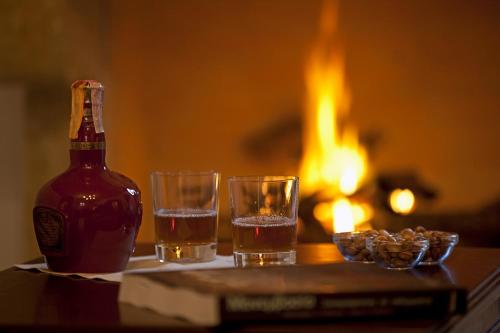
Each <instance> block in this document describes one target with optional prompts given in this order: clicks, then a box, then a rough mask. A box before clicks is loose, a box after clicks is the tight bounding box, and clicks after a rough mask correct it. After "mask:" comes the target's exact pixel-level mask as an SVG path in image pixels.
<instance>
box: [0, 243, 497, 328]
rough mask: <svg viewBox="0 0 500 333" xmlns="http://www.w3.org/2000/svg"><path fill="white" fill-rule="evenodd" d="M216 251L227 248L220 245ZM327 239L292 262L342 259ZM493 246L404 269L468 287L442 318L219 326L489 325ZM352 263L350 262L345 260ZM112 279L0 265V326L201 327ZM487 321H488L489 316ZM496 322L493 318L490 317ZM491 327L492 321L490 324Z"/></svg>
mask: <svg viewBox="0 0 500 333" xmlns="http://www.w3.org/2000/svg"><path fill="white" fill-rule="evenodd" d="M218 251H219V253H221V254H230V251H231V248H230V246H229V244H221V245H220V246H219V249H218ZM152 252H153V246H152V244H139V245H138V246H137V251H136V254H137V255H145V254H151V253H152ZM342 261H343V259H342V257H341V255H340V253H339V252H338V251H337V248H336V247H335V246H334V245H333V244H300V245H299V246H298V249H297V262H298V263H300V264H324V263H335V262H342ZM499 264H500V249H493V248H467V247H457V248H456V249H455V251H454V253H453V254H452V255H451V256H450V258H448V260H447V261H446V265H442V266H424V267H418V268H416V269H414V270H412V271H411V272H408V274H421V275H424V276H429V277H431V278H433V279H441V280H445V281H448V282H452V283H455V284H457V285H460V286H462V287H465V288H466V289H467V290H468V299H469V309H468V312H467V314H466V315H465V316H463V315H462V316H458V315H457V316H454V317H452V318H449V319H447V320H440V321H436V320H418V321H417V320H391V321H389V320H371V321H366V320H365V321H355V322H336V323H318V324H315V323H313V322H307V323H304V324H300V325H297V324H286V323H284V324H280V325H271V324H267V325H263V324H261V325H245V326H238V327H236V326H234V327H230V328H224V330H228V331H235V332H292V331H293V332H309V331H311V330H313V329H314V330H316V329H318V330H326V329H329V330H330V329H333V328H334V329H335V331H336V332H362V331H367V330H369V331H370V332H384V333H388V332H401V331H405V332H442V331H456V332H459V331H460V330H462V329H465V328H464V327H467V329H468V330H470V329H472V328H474V330H477V331H487V330H488V329H490V330H491V327H492V325H493V323H494V322H495V317H496V319H498V318H500V315H499V313H498V311H499V307H498V294H499V289H500V287H499V285H500V284H499V280H500V269H499ZM353 265H356V264H354V263H353ZM118 290H119V284H118V283H115V282H107V281H99V280H86V279H82V278H72V277H61V276H54V275H49V274H45V273H41V272H37V271H23V270H19V269H16V268H10V269H7V270H4V271H2V272H0V331H2V332H3V331H15V332H19V331H35V330H36V331H38V332H40V331H51V332H57V331H67V330H69V329H71V331H72V332H75V331H90V330H92V331H106V332H110V331H120V332H122V331H123V332H127V331H128V332H131V331H138V332H145V331H159V330H161V331H163V332H169V331H183V332H184V331H186V332H209V331H210V329H207V328H202V327H194V326H192V325H190V324H189V323H186V322H183V321H181V320H178V319H174V318H167V317H163V316H160V315H157V314H155V313H153V312H151V311H148V310H145V309H141V308H136V307H134V306H131V305H127V304H121V303H119V302H118V301H117V297H118ZM492 320H493V323H492V322H491V321H492ZM497 325H498V321H497ZM494 329H495V328H494Z"/></svg>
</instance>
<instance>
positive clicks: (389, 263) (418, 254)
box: [366, 233, 429, 270]
mask: <svg viewBox="0 0 500 333" xmlns="http://www.w3.org/2000/svg"><path fill="white" fill-rule="evenodd" d="M366 247H367V248H368V250H370V253H371V255H372V257H373V259H374V261H375V262H376V263H377V264H378V265H379V266H382V267H384V268H387V269H392V270H406V269H410V268H413V267H415V266H416V265H418V263H419V262H420V261H421V260H422V259H423V258H424V255H425V251H427V249H428V248H429V241H428V240H427V239H425V238H423V237H422V238H421V237H413V238H410V237H408V236H407V237H406V238H405V237H403V236H402V235H401V233H399V234H389V235H379V236H376V237H372V238H367V239H366Z"/></svg>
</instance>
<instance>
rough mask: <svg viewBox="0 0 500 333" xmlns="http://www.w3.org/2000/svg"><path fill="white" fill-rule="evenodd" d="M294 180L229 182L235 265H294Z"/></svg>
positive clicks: (266, 178) (275, 178) (251, 178)
mask: <svg viewBox="0 0 500 333" xmlns="http://www.w3.org/2000/svg"><path fill="white" fill-rule="evenodd" d="M298 192H299V179H298V177H287V176H248V177H230V178H229V196H230V205H231V222H232V232H233V255H234V262H235V265H236V266H238V267H245V266H269V265H292V264H295V262H296V251H295V248H296V245H297V211H298V206H299V204H298Z"/></svg>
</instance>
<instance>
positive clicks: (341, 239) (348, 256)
mask: <svg viewBox="0 0 500 333" xmlns="http://www.w3.org/2000/svg"><path fill="white" fill-rule="evenodd" d="M376 235H378V232H377V231H376V230H368V231H363V232H339V233H335V234H334V235H333V242H334V243H335V245H337V248H338V249H339V251H340V253H341V254H342V256H343V257H344V259H345V260H346V261H352V262H362V263H372V262H373V258H372V256H371V254H370V251H369V250H368V249H367V248H366V239H367V238H370V237H375V236H376Z"/></svg>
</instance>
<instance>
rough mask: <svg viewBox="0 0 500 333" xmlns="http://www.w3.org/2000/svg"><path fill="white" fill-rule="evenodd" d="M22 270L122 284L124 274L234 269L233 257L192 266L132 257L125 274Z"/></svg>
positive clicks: (42, 268)
mask: <svg viewBox="0 0 500 333" xmlns="http://www.w3.org/2000/svg"><path fill="white" fill-rule="evenodd" d="M15 267H17V268H20V269H36V270H39V271H41V272H44V273H49V274H54V275H62V276H71V275H72V276H75V275H76V276H80V277H83V278H86V279H101V280H106V281H115V282H121V280H122V277H123V273H146V272H169V271H183V270H191V269H210V268H228V267H234V260H233V256H219V255H218V256H217V257H216V258H215V260H213V261H209V262H200V263H192V264H177V263H172V262H168V263H161V262H159V261H158V260H157V259H156V256H154V255H152V256H142V257H131V258H130V260H129V262H128V265H127V268H126V269H125V270H124V271H123V272H117V273H109V274H89V273H59V272H53V271H51V270H50V269H48V267H47V264H46V263H40V264H21V265H15Z"/></svg>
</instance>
